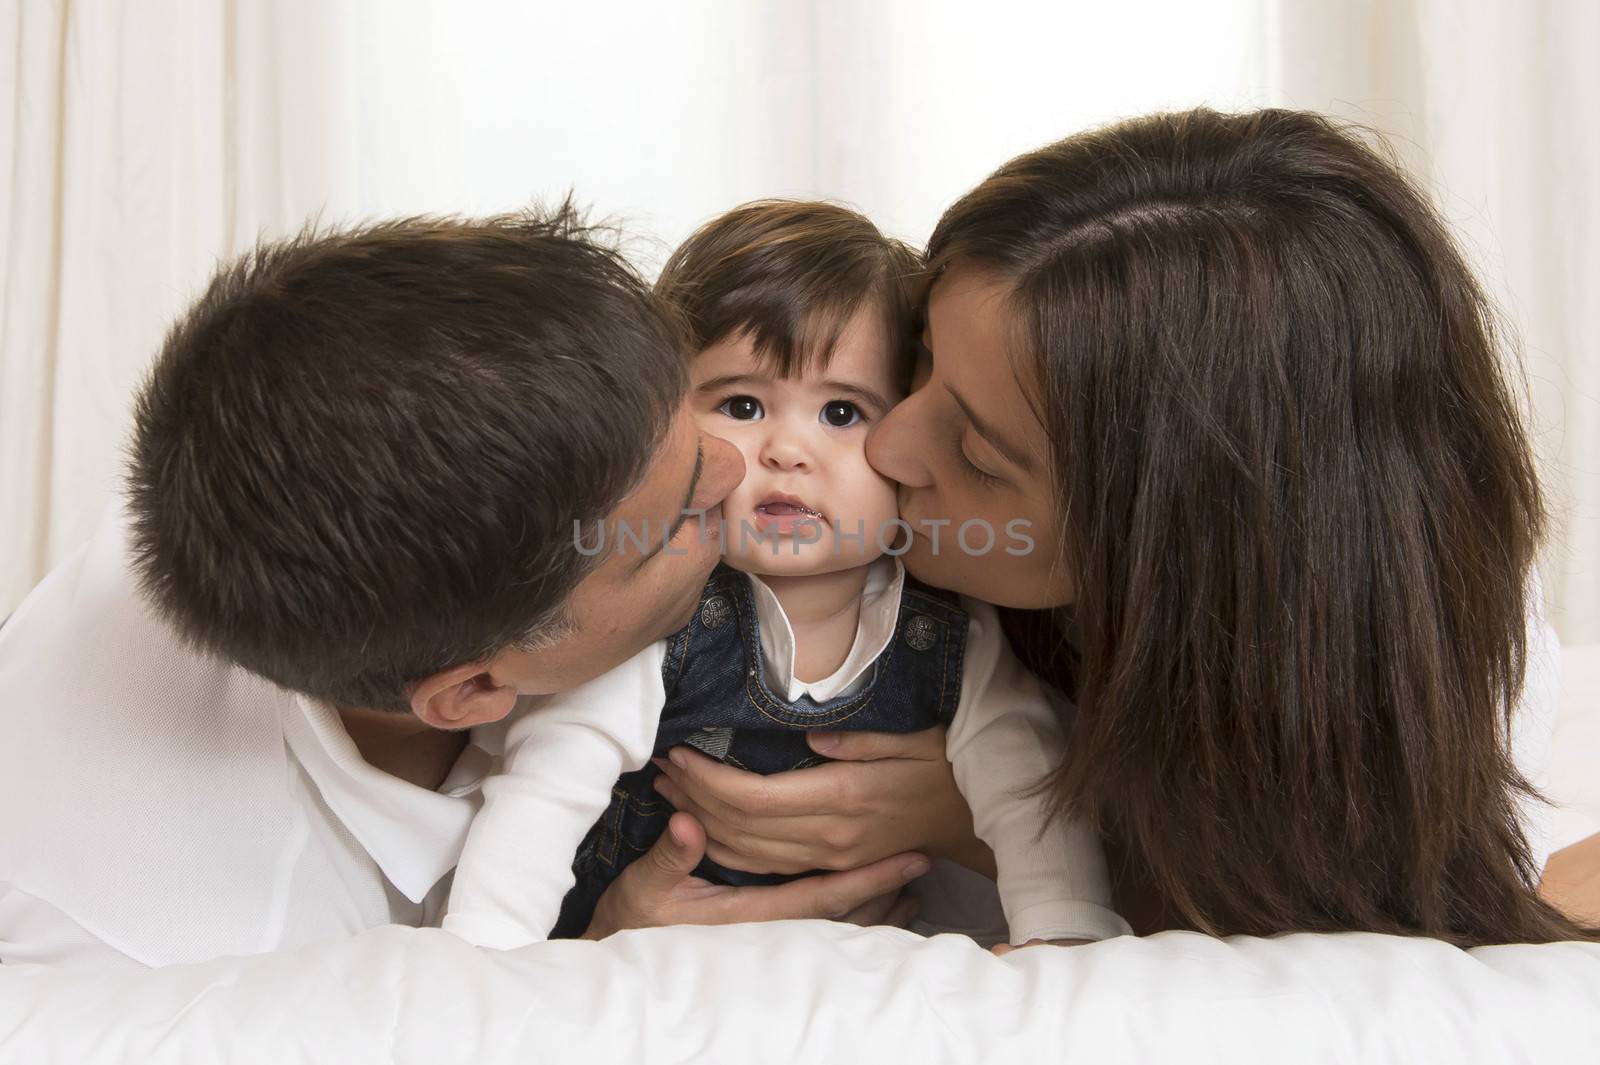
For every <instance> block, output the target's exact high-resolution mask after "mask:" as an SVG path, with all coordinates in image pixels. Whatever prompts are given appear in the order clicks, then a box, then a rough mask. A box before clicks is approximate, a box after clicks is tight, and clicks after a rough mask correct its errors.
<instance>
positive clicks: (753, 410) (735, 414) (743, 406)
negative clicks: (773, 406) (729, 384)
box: [717, 395, 766, 422]
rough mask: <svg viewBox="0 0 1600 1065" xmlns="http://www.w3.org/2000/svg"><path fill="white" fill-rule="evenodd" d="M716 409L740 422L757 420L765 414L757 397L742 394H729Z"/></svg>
mask: <svg viewBox="0 0 1600 1065" xmlns="http://www.w3.org/2000/svg"><path fill="white" fill-rule="evenodd" d="M717 411H718V412H719V413H721V414H726V415H727V416H728V417H730V418H732V419H733V420H734V421H740V422H753V421H759V420H760V419H761V418H762V417H764V416H765V415H766V411H765V410H764V409H763V408H762V406H761V401H760V400H759V399H757V398H756V397H754V396H743V395H740V396H729V397H728V398H727V399H725V400H723V401H722V402H721V403H720V404H718V405H717Z"/></svg>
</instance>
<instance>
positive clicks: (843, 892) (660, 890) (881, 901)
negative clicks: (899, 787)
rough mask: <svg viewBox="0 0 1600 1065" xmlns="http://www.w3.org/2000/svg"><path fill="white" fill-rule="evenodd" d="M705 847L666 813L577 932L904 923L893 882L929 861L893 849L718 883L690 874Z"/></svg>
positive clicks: (700, 834) (903, 906)
mask: <svg viewBox="0 0 1600 1065" xmlns="http://www.w3.org/2000/svg"><path fill="white" fill-rule="evenodd" d="M705 852H706V834H705V829H703V828H701V827H700V824H699V823H698V822H697V821H695V819H694V818H693V817H690V816H689V815H688V814H684V813H675V814H673V815H672V820H671V821H670V822H668V824H667V830H666V831H665V832H663V833H662V834H661V838H660V839H658V840H657V841H656V844H655V846H654V847H651V848H650V850H649V851H648V852H647V853H646V854H644V855H643V856H642V857H640V858H639V859H638V860H637V861H635V862H634V863H633V864H631V865H629V866H628V867H627V868H626V869H624V870H623V871H622V874H621V875H620V876H618V877H617V879H616V880H615V881H613V882H612V884H611V886H610V887H609V888H607V889H606V893H605V894H604V895H602V896H600V902H599V904H598V905H596V906H595V911H594V918H593V920H591V921H590V922H589V930H588V931H587V932H585V933H584V938H585V939H604V938H605V937H606V936H609V935H610V934H611V933H613V932H620V931H622V930H623V929H626V928H654V927H657V926H659V925H670V924H737V923H739V922H743V921H781V920H792V919H803V918H811V917H815V918H823V919H827V920H835V921H849V922H851V923H853V924H860V925H872V924H890V925H896V926H904V925H905V923H906V922H907V921H909V920H910V919H911V918H912V917H913V916H914V915H915V913H916V905H917V902H916V900H915V899H911V898H905V899H902V898H900V897H899V896H900V889H901V888H902V887H903V886H905V884H906V883H907V882H909V881H911V880H915V879H916V878H917V877H919V876H921V875H922V874H924V873H926V872H927V871H928V868H929V862H928V859H927V858H925V857H924V856H922V855H920V854H897V855H895V856H894V857H892V858H885V859H883V860H882V861H878V862H874V863H873V864H871V865H867V866H863V867H862V868H860V869H852V870H851V871H849V872H845V873H827V874H824V875H821V876H812V877H806V878H805V879H802V880H794V881H791V882H789V883H787V884H775V885H773V886H771V887H724V886H722V885H719V884H711V883H708V882H706V881H704V880H702V879H700V878H699V877H697V876H694V875H693V873H694V869H695V866H697V865H699V864H700V859H701V858H702V857H704V856H705Z"/></svg>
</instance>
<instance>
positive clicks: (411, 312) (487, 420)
mask: <svg viewBox="0 0 1600 1065" xmlns="http://www.w3.org/2000/svg"><path fill="white" fill-rule="evenodd" d="M684 389H685V380H684V371H683V357H682V353H681V350H680V343H679V340H678V334H677V332H676V331H675V329H674V327H673V325H672V320H671V319H670V318H669V317H668V316H667V315H665V314H664V313H663V312H662V310H661V309H660V306H659V305H658V303H657V302H656V301H655V300H654V298H653V297H652V296H651V294H650V292H649V290H648V288H647V286H646V285H645V284H644V283H643V282H642V281H641V280H640V279H639V278H638V276H637V275H636V274H635V273H634V271H633V270H632V269H631V268H630V267H629V266H628V264H627V263H626V262H625V261H624V260H623V259H622V258H621V257H620V256H619V255H618V254H617V253H616V252H615V251H613V250H612V249H611V248H610V247H609V246H607V244H605V243H603V242H601V241H599V240H597V239H595V234H594V233H593V232H592V231H590V230H588V229H586V228H585V227H583V225H582V224H581V223H580V221H579V220H578V219H577V218H576V217H575V215H574V214H573V212H572V211H571V210H570V209H569V208H563V209H561V210H560V211H558V212H555V213H554V214H552V215H550V216H547V217H534V216H519V217H508V218H500V219H492V220H488V221H483V222H460V221H451V220H436V219H416V220H408V221H403V222H396V223H388V224H383V225H379V226H375V227H371V228H365V229H359V230H350V231H346V232H338V233H330V234H307V235H303V236H301V237H299V238H297V239H295V240H291V241H288V242H285V243H281V244H277V245H272V246H267V247H263V248H260V249H258V250H257V251H255V252H254V253H252V254H250V255H247V256H245V257H244V258H243V259H241V260H240V261H239V262H237V263H235V264H233V265H231V266H229V267H227V268H225V269H224V270H222V271H221V272H220V273H219V274H218V276H217V277H216V278H215V279H214V280H213V282H212V283H211V285H210V287H209V288H208V289H207V291H206V292H205V294H204V295H203V296H202V297H201V298H200V300H199V301H198V302H197V303H196V305H195V306H194V307H193V309H191V311H190V312H189V313H188V314H187V315H186V316H185V317H184V319H183V320H182V321H180V322H179V323H178V324H177V325H176V326H175V327H174V328H173V330H172V332H171V334H170V335H169V336H168V338H167V341H166V344H165V346H164V348H163V350H162V352H161V355H160V357H159V359H158V360H157V363H156V365H155V368H154V370H153V371H152V373H151V375H150V379H149V381H148V382H147V384H146V386H145V388H144V390H143V392H142V394H141V396H140V398H139V402H138V407H137V412H136V425H135V431H134V439H133V444H132V449H131V450H132V455H131V468H130V477H129V480H130V493H129V494H130V509H131V517H132V530H133V531H132V539H133V551H134V558H135V564H136V567H137V569H138V572H139V575H140V578H141V581H142V583H143V586H144V588H145V590H146V592H147V593H148V594H149V596H150V597H151V599H152V600H153V601H154V603H155V604H156V606H157V608H158V609H159V610H160V611H161V612H162V614H163V615H164V616H166V617H167V618H168V619H169V620H170V621H171V622H172V623H173V624H174V625H175V626H176V628H177V629H178V630H179V631H180V632H181V633H182V634H183V635H184V636H185V637H186V638H188V639H189V640H190V641H191V642H192V643H194V644H195V645H197V646H198V647H200V648H201V649H203V650H205V651H208V652H211V653H215V654H218V655H220V656H222V657H224V658H227V659H229V660H232V661H234V662H237V663H238V664H240V665H243V666H245V667H247V668H249V669H251V670H254V671H255V672H257V673H260V674H262V675H263V676H265V677H267V678H269V679H271V680H273V681H275V682H277V683H279V684H281V685H283V686H284V687H287V688H291V689H294V690H297V691H302V692H305V693H307V694H309V695H312V696H315V697H318V698H322V699H325V700H328V701H329V702H333V703H335V704H339V705H344V706H357V707H368V708H377V709H392V710H413V711H415V712H416V713H417V714H418V715H419V716H421V717H423V718H424V720H427V721H429V723H431V724H435V725H440V726H464V725H470V724H475V723H479V722H482V721H487V720H493V719H494V718H496V717H499V716H503V715H504V713H505V712H506V711H507V710H509V709H510V706H511V704H512V702H514V700H515V697H516V695H517V693H518V692H528V691H531V692H538V691H554V690H560V689H562V688H566V687H571V686H572V685H575V684H577V683H580V682H582V681H584V680H587V679H589V678H590V677H592V676H595V675H597V674H598V673H600V672H602V671H604V670H605V669H607V668H609V667H610V666H612V665H614V664H616V663H617V662H618V661H620V660H621V659H623V658H625V657H627V656H628V655H630V654H632V653H634V652H635V651H637V650H639V648H641V647H642V646H643V645H644V644H646V643H647V642H648V641H650V640H651V639H655V638H658V637H660V636H662V635H665V634H666V633H668V632H671V631H672V630H673V629H674V628H676V627H677V626H679V625H681V624H682V623H683V622H684V621H685V620H686V619H687V616H688V613H689V612H690V611H692V609H693V605H694V602H695V598H696V596H697V594H698V592H699V588H700V586H701V584H702V583H703V582H704V579H705V577H706V575H707V573H708V572H709V571H710V569H711V567H712V566H713V565H714V564H715V561H716V554H715V545H714V543H712V544H711V545H710V546H709V547H708V546H707V545H703V544H700V543H699V542H698V538H697V537H688V536H685V537H682V538H681V540H682V541H683V543H682V547H683V550H684V551H685V552H686V553H683V554H675V553H660V554H658V555H656V556H654V557H650V558H648V559H644V560H641V559H640V557H639V556H638V554H637V553H634V554H633V555H632V556H629V555H627V554H615V553H611V554H605V555H589V554H585V553H583V552H581V551H579V550H578V549H577V545H576V543H575V536H574V528H575V523H576V524H577V527H579V528H581V529H587V528H590V527H592V526H595V525H596V524H598V523H600V522H602V521H606V522H615V521H619V520H628V519H631V520H633V521H635V522H638V521H641V520H643V519H645V518H648V519H650V521H651V523H652V524H653V525H654V524H658V523H661V522H663V521H665V520H666V519H667V518H668V517H669V516H673V515H676V513H677V512H678V510H679V509H680V508H681V507H682V506H683V504H684V500H685V499H686V498H688V499H690V500H691V502H692V504H693V505H695V506H699V507H715V506H716V504H717V503H718V502H720V500H721V498H722V496H723V495H725V494H726V492H727V491H728V489H729V488H731V487H732V484H733V483H736V482H737V479H738V476H739V472H740V471H739V468H738V460H737V456H736V455H734V454H732V452H731V449H730V448H728V447H727V445H725V444H721V443H720V442H718V441H715V440H704V441H702V440H701V439H700V437H699V434H698V433H697V431H696V430H695V428H694V426H693V423H692V419H691V418H690V417H689V416H688V414H687V413H686V408H685V404H684ZM679 546H680V544H678V543H675V544H674V547H675V548H677V547H679Z"/></svg>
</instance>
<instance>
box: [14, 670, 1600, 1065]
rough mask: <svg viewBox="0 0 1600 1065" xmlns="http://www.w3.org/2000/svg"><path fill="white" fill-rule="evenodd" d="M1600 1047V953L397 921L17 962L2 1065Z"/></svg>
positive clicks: (1592, 681) (1462, 1054)
mask: <svg viewBox="0 0 1600 1065" xmlns="http://www.w3.org/2000/svg"><path fill="white" fill-rule="evenodd" d="M1563 673H1564V680H1565V684H1564V690H1563V700H1562V702H1563V709H1562V718H1561V722H1560V725H1559V726H1558V730H1557V739H1556V756H1555V763H1554V767H1553V774H1552V785H1551V793H1552V795H1553V797H1554V798H1555V799H1556V800H1557V802H1558V803H1559V804H1560V810H1559V813H1558V818H1559V820H1558V827H1557V844H1558V845H1560V844H1563V843H1567V842H1571V841H1573V840H1575V839H1578V838H1582V837H1583V836H1585V835H1588V834H1590V833H1592V832H1596V831H1600V792H1597V791H1596V788H1597V781H1600V648H1589V649H1584V650H1580V651H1569V652H1567V654H1566V655H1565V656H1564V663H1563ZM297 1060H316V1061H332V1062H340V1063H344V1062H390V1061H394V1062H418V1063H426V1065H448V1063H454V1062H470V1063H473V1065H489V1063H495V1062H547V1061H549V1062H569V1061H570V1062H588V1061H593V1062H607V1063H611V1062H617V1063H634V1062H655V1061H663V1062H666V1061H693V1062H698V1063H712V1062H722V1061H728V1062H746V1061H757V1062H767V1061H790V1060H794V1061H817V1062H828V1063H830V1065H831V1063H836V1062H849V1061H872V1062H888V1063H894V1065H898V1063H902V1062H936V1061H940V1062H942V1061H949V1062H961V1063H968V1062H978V1061H985V1060H994V1061H1037V1060H1057V1061H1084V1062H1092V1063H1093V1065H1110V1063H1114V1062H1124V1061H1161V1062H1183V1063H1184V1065H1198V1063H1203V1062H1211V1061H1217V1062H1223V1061H1226V1062H1230V1063H1236V1065H1238V1063H1251V1062H1257V1061H1260V1062H1271V1063H1273V1065H1277V1063H1279V1062H1295V1063H1302V1062H1305V1063H1311V1062H1323V1061H1328V1062H1334V1061H1337V1062H1360V1063H1363V1065H1368V1063H1377V1062H1388V1061H1393V1062H1405V1063H1408V1065H1409V1063H1415V1062H1440V1063H1446V1062H1447V1063H1450V1065H1458V1063H1461V1062H1473V1061H1482V1062H1496V1063H1499V1062H1520V1061H1526V1062H1562V1063H1566V1062H1593V1061H1600V945H1589V944H1574V943H1562V944H1552V945H1548V946H1513V947H1486V948H1482V949H1479V950H1474V951H1470V952H1463V951H1459V950H1455V949H1453V948H1451V947H1449V946H1446V945H1444V944H1442V943H1437V942H1433V941H1429V940H1415V939H1399V938H1393V937H1387V936H1373V935H1354V934H1352V935H1337V936H1316V935H1293V936H1280V937H1276V938H1273V939H1251V938H1243V937H1240V938H1234V939H1230V940H1226V941H1218V940H1212V939H1207V938H1205V937H1203V936H1197V935H1191V934H1184V933H1167V934H1163V935H1159V936H1153V937H1150V938H1148V939H1132V938H1122V939H1115V940H1110V941H1107V942H1104V943H1099V944H1095V945H1093V946H1087V947H1075V948H1070V949H1063V948H1050V947H1046V948H1031V949H1028V950H1023V951H1019V952H1017V953H1014V954H1012V955H1010V956H1008V957H1006V958H994V957H992V956H990V955H988V954H987V953H986V952H984V951H982V950H980V949H979V948H977V947H975V946H973V945H972V944H971V943H970V942H969V941H968V940H965V939H961V938H957V937H953V936H943V937H939V938H936V939H931V940H925V939H920V938H918V937H917V936H914V935H912V934H910V933H907V932H901V931H897V930H894V929H857V928H853V927H850V926H846V925H837V924H829V923H826V922H820V921H802V922H789V923H783V924H767V925H741V926H734V927H727V928H669V929H654V930H649V931H641V932H630V933H624V934H622V935H618V936H614V937H612V938H611V939H609V940H607V941H606V942H604V943H573V942H552V943H544V944H538V945H535V946H532V947H527V948H524V949H522V950H520V951H513V952H508V953H504V954H497V953H494V952H490V951H481V950H478V949H476V948H473V947H470V946H467V945H466V944H464V943H462V942H460V941H457V940H455V939H454V938H452V937H451V936H449V935H447V934H445V933H443V932H439V931H436V930H426V929H406V928H381V929H375V930H373V931H371V932H369V933H367V934H365V935H362V936H360V937H357V938H355V939H350V940H342V941H336V942H329V943H325V944H320V945H317V946H313V947H308V948H306V949H304V950H300V951H296V952H293V953H287V954H280V955H267V956H260V957H254V958H234V959H223V960H219V961H215V962H210V963H207V964H203V965H193V966H181V967H172V968H168V969H162V970H157V971H153V972H147V973H138V974H132V975H130V974H127V973H120V972H119V973H90V972H84V971H77V972H74V971H72V970H66V969H63V970H51V969H44V968H37V967H13V968H7V969H3V970H0V1063H4V1065H12V1063H13V1062H15V1063H19V1065H21V1063H26V1065H34V1063H47V1062H57V1061H59V1062H69V1063H73V1065H79V1063H97V1062H152V1063H160V1062H191V1061H192V1062H206V1063H210V1062H218V1061H240V1062H252V1061H260V1062H272V1063H279V1062H289V1061H297Z"/></svg>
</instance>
